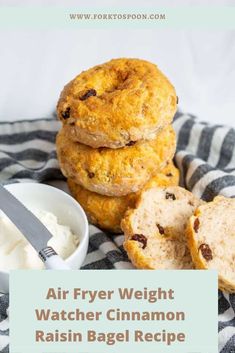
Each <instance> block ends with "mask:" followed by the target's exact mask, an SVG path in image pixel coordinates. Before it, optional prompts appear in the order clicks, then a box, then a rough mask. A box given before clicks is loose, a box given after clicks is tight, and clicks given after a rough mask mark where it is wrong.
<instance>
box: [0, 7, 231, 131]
mask: <svg viewBox="0 0 235 353" xmlns="http://www.w3.org/2000/svg"><path fill="white" fill-rule="evenodd" d="M4 3H6V1H3V0H2V1H1V2H0V4H4ZM163 3H164V6H169V5H170V4H172V3H173V2H172V1H171V2H170V1H169V0H168V1H164V2H163V1H161V2H156V1H155V0H148V1H143V0H142V1H137V2H135V6H137V5H139V6H140V5H142V7H143V4H144V6H146V7H148V6H152V7H155V8H157V5H158V4H163ZM195 3H196V4H197V5H199V4H204V5H206V4H211V3H212V2H211V1H197V2H196V1H192V0H191V1H180V0H178V1H174V6H177V5H182V4H187V5H190V4H195ZM7 4H8V5H10V4H11V5H13V4H17V5H19V4H29V1H23V0H17V1H14V0H11V1H9V0H8V1H7ZM39 4H41V5H43V4H52V3H51V2H50V1H39V0H38V1H34V5H39ZM74 4H77V6H78V4H83V6H86V5H84V2H81V1H65V0H64V1H62V0H60V1H58V2H57V5H64V6H69V5H70V6H72V5H74ZM91 4H92V5H93V6H94V7H97V6H98V5H99V6H101V5H103V6H109V7H111V5H113V6H115V4H116V6H119V7H121V5H122V6H123V4H124V8H128V6H131V4H132V5H133V0H127V1H123V0H122V1H116V0H111V1H110V0H109V1H106V0H104V1H94V0H93V1H91V2H90V3H89V6H91ZM213 4H220V5H223V4H234V1H222V0H221V1H215V2H213ZM132 7H133V6H132ZM0 45H1V56H0V77H1V90H0V120H17V119H31V118H32V119H33V118H39V117H46V116H50V115H51V114H52V112H53V111H54V110H55V106H56V102H57V99H58V97H59V93H60V91H61V90H62V88H63V86H64V84H66V83H67V82H68V81H69V80H71V79H72V78H73V77H74V76H75V75H76V74H78V73H79V72H80V71H81V70H84V69H86V68H89V67H91V66H93V65H95V64H98V63H102V62H104V61H107V60H109V59H111V58H115V57H124V56H126V57H139V58H144V59H147V60H150V61H153V62H155V63H157V64H158V66H159V67H160V69H162V71H163V72H164V73H165V74H166V75H167V76H168V77H169V78H170V80H171V81H172V83H173V84H174V85H175V87H176V90H177V94H178V96H179V107H180V108H181V109H182V110H183V111H185V112H190V113H193V114H195V115H198V116H199V117H200V119H201V120H208V121H210V122H212V123H215V122H217V123H223V124H227V125H235V123H234V114H235V89H234V82H235V65H234V62H235V31H200V30H195V31H182V30H157V29H154V30H130V29H122V30H121V29H115V30H114V29H112V30H111V29H110V30H50V31H39V30H34V31H31V32H30V31H25V30H18V31H1V32H0Z"/></svg>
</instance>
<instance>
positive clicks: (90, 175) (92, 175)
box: [87, 171, 95, 179]
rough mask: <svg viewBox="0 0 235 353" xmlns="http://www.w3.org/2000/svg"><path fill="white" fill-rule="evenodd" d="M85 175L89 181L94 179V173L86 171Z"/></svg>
mask: <svg viewBox="0 0 235 353" xmlns="http://www.w3.org/2000/svg"><path fill="white" fill-rule="evenodd" d="M87 174H88V177H89V178H90V179H92V178H94V176H95V173H93V172H89V171H88V172H87Z"/></svg>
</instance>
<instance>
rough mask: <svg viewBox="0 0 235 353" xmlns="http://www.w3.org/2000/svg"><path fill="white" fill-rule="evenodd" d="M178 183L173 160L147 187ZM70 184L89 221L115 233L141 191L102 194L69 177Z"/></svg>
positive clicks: (177, 174) (118, 230) (119, 229)
mask: <svg viewBox="0 0 235 353" xmlns="http://www.w3.org/2000/svg"><path fill="white" fill-rule="evenodd" d="M178 183H179V171H178V169H177V168H176V167H175V166H174V164H173V162H170V163H169V164H168V165H167V166H166V167H165V168H164V169H163V170H162V171H161V172H160V173H159V174H157V175H156V176H155V177H153V178H152V179H151V180H150V181H149V182H148V183H147V185H145V187H149V186H154V185H155V186H170V185H178ZM68 186H69V189H70V191H71V193H72V195H73V197H74V198H75V199H76V200H77V201H78V202H79V203H80V205H81V206H82V207H83V208H84V210H85V212H86V214H87V216H88V218H89V221H90V222H91V223H93V224H95V225H97V226H98V227H100V228H103V229H106V230H108V231H111V232H113V233H121V226H120V223H121V220H122V217H123V216H124V213H125V212H126V210H127V209H128V208H129V207H134V205H135V202H136V200H137V198H138V196H139V192H137V193H131V194H128V195H126V196H120V197H115V196H113V197H111V196H105V195H100V194H97V193H95V192H92V191H89V190H86V189H84V188H83V187H82V186H80V185H78V184H76V183H75V182H74V180H72V179H68Z"/></svg>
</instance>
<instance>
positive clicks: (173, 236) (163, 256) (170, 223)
mask: <svg viewBox="0 0 235 353" xmlns="http://www.w3.org/2000/svg"><path fill="white" fill-rule="evenodd" d="M200 203H201V201H200V200H199V199H197V198H196V197H195V196H194V195H193V194H192V193H191V192H189V191H187V190H185V189H183V188H181V187H179V186H170V187H166V188H162V187H150V188H146V189H145V190H144V191H143V192H141V193H140V195H139V198H138V200H137V201H136V205H135V207H134V208H133V209H129V210H128V211H127V212H126V214H125V216H124V218H123V220H122V222H121V227H122V229H123V231H124V234H125V241H124V248H125V250H126V252H127V254H128V257H129V258H130V260H131V261H132V263H133V264H134V265H135V266H136V267H137V268H140V269H166V270H168V269H169V270H174V269H193V268H194V264H193V261H192V258H191V254H190V251H189V249H188V246H187V238H186V235H185V228H186V226H187V222H188V219H189V217H190V216H191V215H192V214H193V212H194V210H195V209H196V208H197V207H198V206H199V205H200Z"/></svg>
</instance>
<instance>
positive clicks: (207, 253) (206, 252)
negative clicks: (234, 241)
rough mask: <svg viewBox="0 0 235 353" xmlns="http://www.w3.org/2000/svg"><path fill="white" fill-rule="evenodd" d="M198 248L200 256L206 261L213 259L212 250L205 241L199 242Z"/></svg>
mask: <svg viewBox="0 0 235 353" xmlns="http://www.w3.org/2000/svg"><path fill="white" fill-rule="evenodd" d="M198 250H199V251H201V253H202V256H203V257H204V259H205V260H206V261H210V260H212V259H213V255H212V251H211V248H210V247H209V245H208V244H205V243H203V244H201V245H200V246H199V248H198Z"/></svg>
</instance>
